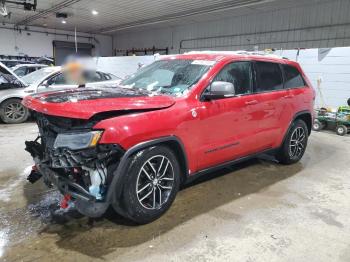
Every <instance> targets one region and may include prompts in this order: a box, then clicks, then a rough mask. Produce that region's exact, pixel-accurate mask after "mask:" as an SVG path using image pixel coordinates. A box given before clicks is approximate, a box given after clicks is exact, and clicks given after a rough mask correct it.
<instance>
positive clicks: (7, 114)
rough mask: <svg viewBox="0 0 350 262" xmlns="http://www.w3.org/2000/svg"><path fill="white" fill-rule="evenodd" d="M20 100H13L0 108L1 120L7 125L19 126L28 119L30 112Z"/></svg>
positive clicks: (4, 103)
mask: <svg viewBox="0 0 350 262" xmlns="http://www.w3.org/2000/svg"><path fill="white" fill-rule="evenodd" d="M21 102H22V101H21V100H20V99H17V98H11V99H8V100H6V101H5V102H3V103H2V104H1V106H0V118H1V120H2V121H3V122H5V123H6V124H19V123H23V122H25V121H26V120H27V119H28V116H29V112H28V109H27V108H25V107H24V106H23V105H22V103H21Z"/></svg>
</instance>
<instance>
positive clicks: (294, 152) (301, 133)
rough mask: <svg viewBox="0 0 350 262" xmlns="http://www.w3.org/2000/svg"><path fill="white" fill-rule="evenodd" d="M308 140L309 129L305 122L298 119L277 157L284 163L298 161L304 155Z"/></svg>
mask: <svg viewBox="0 0 350 262" xmlns="http://www.w3.org/2000/svg"><path fill="white" fill-rule="evenodd" d="M307 140H308V129H307V126H306V124H305V122H304V121H303V120H301V119H297V120H295V121H294V122H293V123H292V126H291V127H290V129H289V131H288V133H287V135H286V137H285V139H284V141H283V144H282V146H281V147H280V149H279V150H278V152H277V154H276V159H277V160H278V161H279V162H280V163H281V164H284V165H290V164H294V163H296V162H298V161H299V160H300V159H301V158H302V157H303V155H304V153H305V149H306V146H307Z"/></svg>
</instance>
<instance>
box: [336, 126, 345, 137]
mask: <svg viewBox="0 0 350 262" xmlns="http://www.w3.org/2000/svg"><path fill="white" fill-rule="evenodd" d="M335 131H336V132H337V134H338V135H340V136H344V135H346V134H347V133H348V128H347V127H346V126H344V125H339V126H337V128H336V130H335Z"/></svg>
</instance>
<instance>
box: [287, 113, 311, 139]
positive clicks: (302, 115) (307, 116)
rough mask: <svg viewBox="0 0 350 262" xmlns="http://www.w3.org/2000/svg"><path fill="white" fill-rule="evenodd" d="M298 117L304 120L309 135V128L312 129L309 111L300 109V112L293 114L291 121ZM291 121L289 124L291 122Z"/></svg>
mask: <svg viewBox="0 0 350 262" xmlns="http://www.w3.org/2000/svg"><path fill="white" fill-rule="evenodd" d="M298 119H301V120H303V121H304V122H305V124H306V126H307V129H308V132H309V135H310V134H311V130H312V115H311V112H310V111H301V112H298V113H297V114H296V115H295V116H294V119H293V121H292V123H293V122H294V121H295V120H298ZM292 123H291V124H292Z"/></svg>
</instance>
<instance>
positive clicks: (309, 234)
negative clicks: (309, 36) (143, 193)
mask: <svg viewBox="0 0 350 262" xmlns="http://www.w3.org/2000/svg"><path fill="white" fill-rule="evenodd" d="M35 136H36V128H35V125H34V124H32V123H27V124H23V125H16V126H14V125H0V260H1V261H57V260H59V261H95V260H97V261H240V262H241V261H269V262H272V261H309V262H310V261H317V262H321V261H327V262H329V261H350V217H349V216H350V205H349V199H350V169H349V164H350V162H349V159H350V137H349V136H348V137H339V136H337V135H335V134H333V133H330V132H328V133H324V132H322V133H313V135H312V136H311V138H310V140H309V146H308V149H307V152H306V154H305V156H304V158H303V159H302V161H301V162H300V163H297V164H295V165H292V166H280V165H278V164H276V163H274V162H272V161H269V160H266V159H265V160H264V159H259V160H254V161H250V162H248V163H244V164H241V165H239V166H237V167H235V168H232V169H231V170H223V171H221V172H217V173H216V174H212V175H210V179H207V180H206V181H198V182H197V183H195V184H193V185H192V186H190V187H187V188H186V189H184V190H182V191H181V192H180V193H179V194H178V196H177V199H176V200H175V202H174V204H173V206H172V207H171V209H170V210H169V211H168V212H167V213H166V215H165V216H163V217H162V218H161V219H159V220H157V221H156V222H154V223H152V224H149V225H145V226H134V225H132V224H129V223H127V222H126V221H124V220H123V219H121V218H118V217H114V216H113V215H112V214H107V215H106V217H104V218H102V219H99V220H95V221H92V220H89V219H87V218H84V217H81V216H79V215H77V214H76V213H75V212H74V211H72V212H68V213H61V212H60V211H59V210H58V206H57V202H58V200H59V198H60V197H59V195H58V194H57V193H56V192H55V191H54V190H48V189H46V188H45V187H44V186H43V185H42V184H41V183H37V184H35V185H30V184H29V183H27V182H26V180H25V178H26V177H25V174H26V173H27V172H28V167H29V166H30V165H31V163H32V161H31V159H30V156H29V154H27V153H26V152H25V151H24V144H23V143H24V140H25V139H32V138H35Z"/></svg>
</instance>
